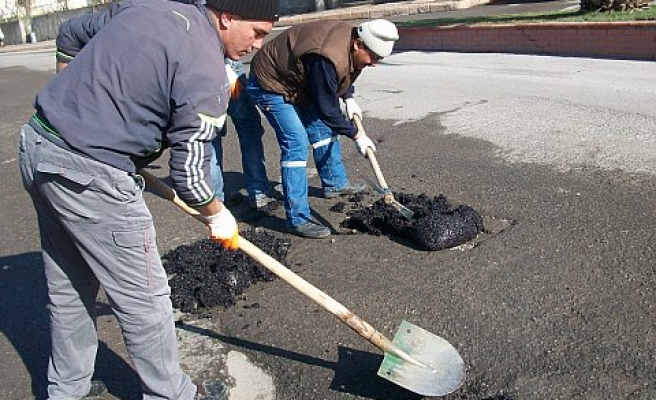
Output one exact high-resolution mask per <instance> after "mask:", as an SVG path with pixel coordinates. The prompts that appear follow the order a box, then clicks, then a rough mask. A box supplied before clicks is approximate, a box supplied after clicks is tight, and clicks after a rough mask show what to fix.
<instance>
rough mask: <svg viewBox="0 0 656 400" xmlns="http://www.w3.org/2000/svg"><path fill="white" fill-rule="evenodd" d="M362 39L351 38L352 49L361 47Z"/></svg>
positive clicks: (355, 49)
mask: <svg viewBox="0 0 656 400" xmlns="http://www.w3.org/2000/svg"><path fill="white" fill-rule="evenodd" d="M362 45H363V44H362V39H360V38H357V39H354V40H353V44H352V45H351V47H352V49H353V51H358V50H359V49H361V48H362Z"/></svg>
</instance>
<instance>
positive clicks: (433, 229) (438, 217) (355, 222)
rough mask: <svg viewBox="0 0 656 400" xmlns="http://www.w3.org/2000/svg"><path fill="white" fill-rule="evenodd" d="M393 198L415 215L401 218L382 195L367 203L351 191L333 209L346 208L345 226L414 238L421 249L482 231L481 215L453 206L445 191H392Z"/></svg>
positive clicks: (442, 245)
mask: <svg viewBox="0 0 656 400" xmlns="http://www.w3.org/2000/svg"><path fill="white" fill-rule="evenodd" d="M394 197H395V198H396V200H397V201H398V202H399V203H401V204H403V205H404V206H406V207H407V208H409V209H410V210H412V211H413V212H414V214H415V215H414V218H413V219H412V220H408V219H406V218H404V217H403V216H402V215H401V213H399V212H398V211H397V210H396V209H395V208H394V207H392V206H391V205H388V204H386V203H385V202H384V200H383V199H379V200H377V201H375V202H374V203H373V204H372V205H370V206H365V205H364V204H362V201H363V199H364V197H363V196H362V195H354V196H350V197H349V198H348V200H349V202H351V203H355V206H353V205H351V207H349V208H350V211H349V210H346V211H345V209H346V208H347V207H346V203H344V202H339V203H337V204H335V205H334V206H333V207H331V210H332V211H336V212H346V214H347V218H346V219H345V220H344V221H343V222H342V223H341V226H342V227H344V228H349V229H355V230H358V231H361V232H364V233H370V234H373V235H390V236H396V237H401V238H408V239H411V240H413V241H414V242H415V243H416V244H417V245H418V247H419V248H420V249H424V250H429V251H435V250H442V249H447V248H450V247H455V246H459V245H461V244H464V243H466V242H468V241H470V240H472V239H473V238H475V237H476V235H478V234H479V233H480V232H482V231H483V229H484V226H483V218H482V217H481V215H480V214H479V213H478V212H477V211H476V210H474V209H473V208H472V207H470V206H468V205H457V206H454V205H452V204H451V203H449V201H448V200H447V198H446V197H445V196H444V195H439V196H433V197H430V196H428V195H426V194H420V195H413V194H407V193H403V192H398V193H394Z"/></svg>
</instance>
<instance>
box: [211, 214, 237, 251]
mask: <svg viewBox="0 0 656 400" xmlns="http://www.w3.org/2000/svg"><path fill="white" fill-rule="evenodd" d="M205 223H206V224H207V227H208V228H210V239H212V240H214V241H216V242H218V243H219V244H220V245H221V246H223V247H225V248H226V249H228V250H237V249H238V248H239V230H238V228H237V221H236V220H235V217H233V216H232V213H231V212H230V210H228V209H227V208H226V207H223V209H222V210H221V211H219V212H218V213H216V214H214V215H210V216H205Z"/></svg>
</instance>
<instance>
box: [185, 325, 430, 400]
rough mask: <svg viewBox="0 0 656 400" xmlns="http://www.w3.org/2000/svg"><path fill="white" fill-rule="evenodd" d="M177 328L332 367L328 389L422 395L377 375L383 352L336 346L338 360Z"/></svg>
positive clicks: (386, 396) (389, 398)
mask: <svg viewBox="0 0 656 400" xmlns="http://www.w3.org/2000/svg"><path fill="white" fill-rule="evenodd" d="M178 328H179V329H184V330H186V331H189V332H193V333H197V334H199V335H203V336H206V337H210V338H213V339H218V340H220V341H222V342H223V343H226V344H229V345H232V346H236V347H239V348H242V349H247V350H252V351H257V352H260V353H265V354H267V355H271V356H275V357H281V358H285V359H287V360H292V361H296V362H300V363H303V364H307V365H314V366H317V367H321V368H326V369H331V370H333V371H335V375H334V378H333V380H332V382H331V383H330V389H331V390H335V391H338V392H344V393H349V394H353V395H356V396H358V397H363V398H367V399H374V400H399V399H404V400H415V399H421V398H422V396H419V395H416V394H414V393H412V392H410V391H408V390H406V389H403V388H401V387H399V386H396V385H395V384H393V383H391V382H389V381H387V380H385V379H382V378H379V377H378V376H377V375H376V372H377V371H378V367H379V366H380V364H381V362H382V360H383V356H382V355H379V354H373V353H369V352H366V351H360V350H355V349H351V348H348V347H343V346H339V349H338V355H339V356H338V359H337V362H334V361H329V360H325V359H322V358H318V357H314V356H309V355H306V354H300V353H297V352H294V351H289V350H284V349H280V348H277V347H272V346H267V345H264V344H261V343H255V342H251V341H249V340H245V339H240V338H236V337H231V336H225V335H221V334H219V333H216V332H214V331H212V330H210V329H205V328H200V327H197V326H193V325H189V324H185V323H179V324H178ZM363 376H367V377H371V379H362V377H363Z"/></svg>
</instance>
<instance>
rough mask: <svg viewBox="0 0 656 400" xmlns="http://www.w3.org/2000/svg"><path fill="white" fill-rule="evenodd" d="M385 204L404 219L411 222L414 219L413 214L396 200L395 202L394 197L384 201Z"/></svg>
mask: <svg viewBox="0 0 656 400" xmlns="http://www.w3.org/2000/svg"><path fill="white" fill-rule="evenodd" d="M385 202H386V203H388V204H390V205H391V206H392V207H394V209H395V210H396V211H398V212H400V213H401V215H403V217H404V218H405V219H407V220H410V221H412V219H413V218H414V217H415V213H414V212H413V211H412V210H411V209H409V208H408V207H406V206H404V205H403V204H401V203H399V202H398V200H396V199H395V198H394V197H392V199H390V200H388V199H385Z"/></svg>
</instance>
